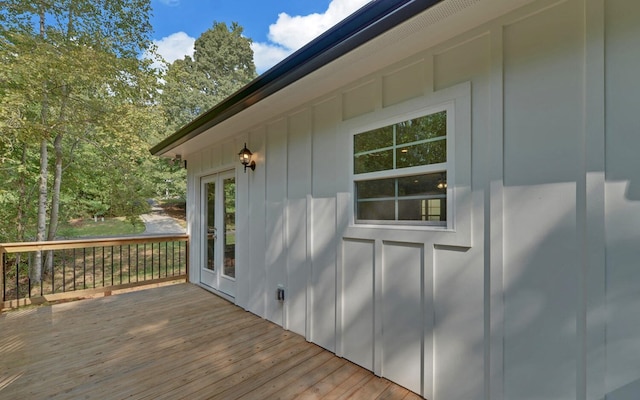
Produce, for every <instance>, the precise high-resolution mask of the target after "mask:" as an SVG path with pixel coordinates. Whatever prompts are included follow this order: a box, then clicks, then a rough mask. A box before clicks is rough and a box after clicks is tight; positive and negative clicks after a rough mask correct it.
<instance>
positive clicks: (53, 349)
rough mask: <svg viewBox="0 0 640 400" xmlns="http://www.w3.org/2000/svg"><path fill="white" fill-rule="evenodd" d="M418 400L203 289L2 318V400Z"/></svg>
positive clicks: (173, 289) (182, 288)
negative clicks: (45, 399)
mask: <svg viewBox="0 0 640 400" xmlns="http://www.w3.org/2000/svg"><path fill="white" fill-rule="evenodd" d="M376 397H379V398H380V399H392V400H393V399H403V398H411V399H414V398H416V399H417V398H419V396H417V395H415V394H414V393H411V392H409V391H408V390H406V389H404V388H402V387H400V386H397V385H395V384H393V383H391V382H389V381H388V380H386V379H382V378H378V377H376V376H374V375H373V374H372V373H371V372H369V371H367V370H365V369H363V368H360V367H358V366H356V365H355V364H353V363H351V362H349V361H347V360H345V359H342V358H339V357H336V356H335V355H334V354H332V353H330V352H328V351H326V350H324V349H322V348H321V347H319V346H317V345H315V344H312V343H309V342H307V341H306V340H305V339H304V338H303V337H301V336H299V335H297V334H294V333H292V332H288V331H285V330H283V329H282V328H280V327H278V326H276V325H275V324H272V323H270V322H268V321H266V320H264V319H262V318H259V317H257V316H255V315H253V314H251V313H249V312H246V311H244V310H242V309H241V308H239V307H236V306H234V305H232V304H230V303H228V302H227V301H225V300H223V299H221V298H219V297H217V296H214V295H212V294H210V293H208V292H206V291H205V290H202V289H201V288H198V287H197V286H193V285H190V284H178V285H171V286H163V287H158V288H153V289H147V290H140V291H135V292H129V293H124V294H119V295H115V296H108V297H101V298H95V299H89V300H82V301H75V302H69V303H63V304H56V305H53V306H42V307H35V308H25V309H21V310H17V311H10V312H4V313H2V314H0V398H7V399H11V398H15V399H38V398H48V399H78V398H83V399H124V398H129V399H154V400H156V399H180V398H184V399H244V400H250V399H340V398H343V399H347V398H349V399H373V398H376Z"/></svg>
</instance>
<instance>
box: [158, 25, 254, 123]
mask: <svg viewBox="0 0 640 400" xmlns="http://www.w3.org/2000/svg"><path fill="white" fill-rule="evenodd" d="M242 31H243V29H242V27H241V26H240V25H238V24H237V23H233V24H232V25H231V26H230V27H227V25H226V24H224V23H218V22H214V24H213V27H212V28H211V29H209V30H207V31H206V32H204V33H203V34H202V35H201V36H200V37H199V38H198V39H197V40H196V42H195V45H194V54H193V58H191V57H189V56H187V57H185V58H184V59H183V60H176V61H174V62H173V64H171V65H170V66H169V68H168V70H167V74H166V77H165V85H164V87H163V91H162V96H161V103H162V106H163V107H164V109H165V115H166V119H167V127H168V130H169V132H170V133H172V132H173V131H175V130H177V129H178V128H179V127H181V126H183V125H185V124H187V123H188V122H190V121H192V120H193V119H195V118H196V117H197V116H198V115H200V114H202V113H204V112H205V111H207V110H208V109H210V108H211V107H213V106H214V105H216V104H217V103H219V102H220V101H222V100H224V99H225V98H226V97H227V96H229V95H231V94H232V93H234V92H235V91H236V90H238V89H240V88H241V87H242V86H244V85H246V84H247V83H248V82H250V81H251V80H252V79H253V78H255V77H256V68H255V64H254V63H253V51H252V50H251V39H248V38H246V37H243V36H242Z"/></svg>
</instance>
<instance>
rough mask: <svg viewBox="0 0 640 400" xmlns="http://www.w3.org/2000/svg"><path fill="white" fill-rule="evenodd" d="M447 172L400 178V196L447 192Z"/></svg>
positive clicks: (430, 194) (432, 194) (433, 194)
mask: <svg viewBox="0 0 640 400" xmlns="http://www.w3.org/2000/svg"><path fill="white" fill-rule="evenodd" d="M446 184H447V173H446V172H437V173H435V174H426V175H416V176H405V177H402V178H398V196H435V195H442V194H446V188H447V186H446Z"/></svg>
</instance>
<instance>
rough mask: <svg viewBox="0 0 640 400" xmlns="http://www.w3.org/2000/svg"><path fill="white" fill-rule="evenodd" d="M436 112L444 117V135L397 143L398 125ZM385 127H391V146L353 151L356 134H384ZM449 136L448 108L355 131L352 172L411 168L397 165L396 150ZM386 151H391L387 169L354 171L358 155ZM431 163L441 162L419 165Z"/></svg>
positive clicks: (445, 155) (357, 173) (444, 139)
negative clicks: (378, 132) (390, 161)
mask: <svg viewBox="0 0 640 400" xmlns="http://www.w3.org/2000/svg"><path fill="white" fill-rule="evenodd" d="M437 114H442V115H443V117H444V121H445V129H444V135H440V136H436V137H433V138H428V139H422V140H415V141H412V142H407V143H398V139H397V137H398V129H399V125H400V124H402V123H405V122H408V121H413V120H418V119H422V118H427V117H431V116H435V115H437ZM385 128H391V135H392V145H391V146H384V147H380V148H376V149H372V150H365V151H360V152H357V153H356V152H355V141H356V140H357V139H356V137H357V136H358V135H368V134H371V133H373V132H376V131H381V132H380V133H381V134H384V130H385ZM448 137H449V110H447V109H443V110H440V111H436V112H432V113H430V114H425V115H423V116H420V117H416V118H411V119H408V120H404V121H399V122H396V123H394V124H391V125H387V126H383V127H380V128H376V129H371V130H368V131H365V132H360V133H357V134H355V135H354V136H353V141H354V151H353V173H354V175H360V174H366V173H371V172H379V171H396V170H400V169H404V168H412V167H415V166H410V167H399V168H398V161H397V152H398V151H402V149H404V148H408V147H411V146H417V145H420V144H428V143H435V142H439V141H447V138H448ZM447 147H448V146H447V145H445V154H444V158H445V160H444V163H446V162H447V158H448V151H447ZM386 151H391V152H392V166H391V168H389V169H379V170H374V171H366V172H357V171H356V167H357V166H358V162H357V159H358V157H361V156H366V155H371V154H376V153H380V154H382V153H383V152H386ZM433 164H441V163H432V164H422V165H420V166H426V165H433Z"/></svg>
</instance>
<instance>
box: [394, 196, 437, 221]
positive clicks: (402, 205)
mask: <svg viewBox="0 0 640 400" xmlns="http://www.w3.org/2000/svg"><path fill="white" fill-rule="evenodd" d="M398 220H399V221H430V222H446V221H447V200H446V199H416V200H400V201H398Z"/></svg>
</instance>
